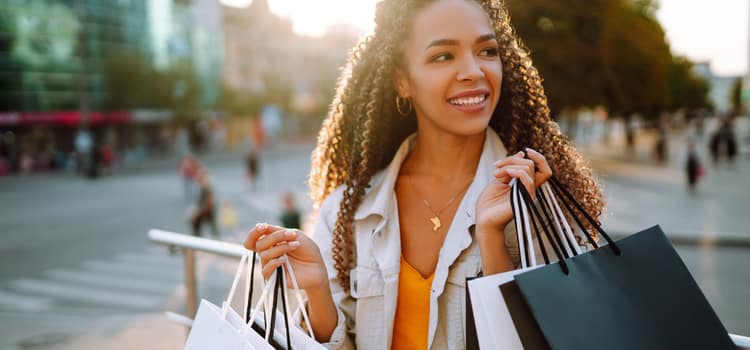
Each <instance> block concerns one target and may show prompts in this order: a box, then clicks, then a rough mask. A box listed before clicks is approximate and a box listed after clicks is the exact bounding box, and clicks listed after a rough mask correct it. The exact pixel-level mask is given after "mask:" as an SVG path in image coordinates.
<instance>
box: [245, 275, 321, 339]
mask: <svg viewBox="0 0 750 350" xmlns="http://www.w3.org/2000/svg"><path fill="white" fill-rule="evenodd" d="M285 267H286V272H287V273H288V274H289V280H290V281H291V282H292V287H293V291H294V294H295V297H296V299H297V305H298V309H297V312H298V313H300V314H301V315H302V319H303V320H304V321H305V323H306V324H307V325H310V318H309V316H308V314H307V310H305V304H306V303H305V301H304V300H303V298H302V295H301V293H300V290H299V286H298V284H297V277H296V276H295V274H294V270H293V269H292V265H291V263H289V260H287V261H286V263H285ZM277 271H279V270H277ZM281 271H282V274H281V281H282V285H283V286H284V288H283V290H284V293H286V291H287V288H286V279H285V278H284V270H281ZM276 278H279V276H278V273H275V274H274V275H273V276H272V277H271V279H270V280H269V282H268V284H269V285H271V284H274V283H276ZM284 298H285V299H286V300H288V299H289V298H288V297H286V296H284ZM269 299H270V298H267V299H266V301H268V300H269ZM267 310H270V309H267ZM274 312H276V320H277V321H276V325H275V327H274V340H276V342H277V343H279V344H282V345H283V346H284V347H286V323H288V324H289V328H290V339H291V342H292V349H310V350H324V349H326V348H325V347H324V346H323V345H321V344H320V343H318V341H316V340H315V337H314V336H313V334H312V330H310V329H309V327H308V333H305V332H304V331H303V330H302V329H300V328H299V326H297V325H296V324H294V322H293V320H294V317H292V315H291V313H289V310H288V309H287V312H288V314H287V315H284V314H283V313H282V312H281V311H280V310H275V311H274ZM284 317H286V319H287V320H288V321H289V322H286V323H285V322H283V320H284ZM266 319H267V320H269V319H270V317H268V316H267V317H266ZM280 320H281V321H280ZM251 321H253V322H255V324H257V325H259V326H260V328H261V329H266V327H265V324H264V321H263V320H262V319H259V318H257V317H256V318H255V319H251Z"/></svg>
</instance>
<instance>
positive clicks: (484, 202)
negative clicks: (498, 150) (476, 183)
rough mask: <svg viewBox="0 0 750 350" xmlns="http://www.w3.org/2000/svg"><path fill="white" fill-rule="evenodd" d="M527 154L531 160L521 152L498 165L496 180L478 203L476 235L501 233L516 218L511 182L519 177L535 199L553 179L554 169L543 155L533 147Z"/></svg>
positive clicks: (499, 162) (490, 184)
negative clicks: (512, 206) (538, 190)
mask: <svg viewBox="0 0 750 350" xmlns="http://www.w3.org/2000/svg"><path fill="white" fill-rule="evenodd" d="M526 151H527V153H528V155H529V158H530V159H525V158H524V155H523V152H518V153H516V154H514V155H512V156H510V157H507V158H505V159H503V160H501V161H498V162H497V163H495V170H494V172H493V176H494V178H493V179H492V181H490V183H489V184H488V185H487V187H485V189H484V191H483V192H482V194H481V195H480V196H479V200H477V209H476V229H477V232H483V233H484V232H488V233H499V234H502V232H503V229H504V228H505V225H507V224H508V223H509V222H510V221H511V220H512V219H513V210H512V208H511V203H510V194H511V187H510V180H512V179H513V178H516V179H518V180H519V181H521V183H522V184H523V186H524V187H526V190H527V191H529V194H530V195H531V196H532V198H535V197H536V194H535V192H536V189H537V188H538V187H539V186H541V185H542V184H543V183H544V182H545V181H547V180H548V179H549V178H550V177H552V169H551V168H550V166H549V164H548V163H547V160H546V159H545V158H544V156H542V155H541V154H540V153H539V152H537V151H535V150H533V149H530V148H527V149H526ZM535 169H536V171H535Z"/></svg>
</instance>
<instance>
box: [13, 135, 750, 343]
mask: <svg viewBox="0 0 750 350" xmlns="http://www.w3.org/2000/svg"><path fill="white" fill-rule="evenodd" d="M743 122H744V121H743ZM746 127H747V125H746V123H745V124H743V128H742V129H741V130H740V131H738V134H740V136H744V135H748V133H747V130H746ZM649 140H650V139H649V138H648V136H647V135H646V136H644V137H643V141H642V142H640V143H639V144H638V149H637V152H636V154H635V155H633V156H628V155H626V154H625V152H624V150H623V148H622V145H621V144H620V143H619V141H617V140H615V141H613V142H612V145H611V146H604V145H597V146H589V147H587V148H586V150H585V153H586V155H587V158H588V159H590V160H591V162H592V165H593V166H594V168H595V169H596V171H597V174H598V175H599V178H600V180H601V181H602V183H603V185H604V189H605V194H606V199H607V205H608V207H607V211H606V213H605V217H604V226H605V228H606V229H608V230H609V231H610V232H611V233H612V234H614V235H616V236H622V235H626V234H629V233H634V232H637V231H639V230H640V229H644V228H647V227H650V226H652V225H655V224H660V225H661V226H662V228H663V229H664V230H665V232H667V233H668V234H669V235H670V237H674V241H675V242H677V243H679V244H678V245H677V249H678V252H679V253H680V255H681V256H682V257H683V259H684V261H685V263H686V265H687V266H688V268H689V269H690V271H691V272H692V273H693V275H694V277H695V278H696V280H697V281H698V284H699V285H700V286H701V288H702V289H703V292H704V293H705V294H706V296H707V298H708V299H709V301H710V302H711V304H712V305H713V306H714V308H715V310H716V311H717V313H718V314H719V317H720V318H721V319H722V321H723V322H724V324H725V326H726V327H727V328H728V330H729V332H731V333H735V334H742V335H750V305H748V304H747V303H746V301H747V300H750V282H748V281H750V269H749V268H748V266H750V230H749V229H748V227H750V217H748V215H747V212H748V211H747V204H748V200H750V187H749V186H748V180H747V178H748V174H750V155H748V153H744V154H741V155H740V157H739V159H738V160H737V163H736V164H735V165H733V166H728V165H722V166H720V167H719V168H713V167H712V166H711V165H710V164H709V162H708V161H709V159H708V158H707V157H706V155H705V153H703V154H702V159H703V162H704V164H705V166H706V167H707V169H708V175H707V177H706V179H705V181H704V182H703V183H701V184H700V187H699V190H698V192H697V193H696V194H694V195H691V194H689V193H688V192H687V188H686V185H685V180H684V175H683V173H682V170H681V169H682V165H681V164H682V160H683V159H684V155H681V153H680V152H681V150H683V149H682V148H680V145H681V144H682V143H683V142H684V139H683V138H682V136H681V135H676V136H674V137H673V138H672V144H671V145H670V146H671V147H670V149H671V150H672V152H673V155H672V157H671V162H670V163H669V164H667V165H657V164H654V163H653V162H652V161H650V160H649V157H648V148H649V146H650V143H649ZM311 147H312V146H311V145H309V144H308V145H295V146H285V147H280V148H277V149H274V150H271V151H269V152H267V153H265V154H264V156H263V158H262V162H261V171H260V172H261V174H260V181H259V183H258V186H257V188H255V189H253V190H250V189H248V188H247V186H246V184H245V183H244V182H243V179H244V174H243V169H244V166H243V162H242V156H241V155H239V154H237V155H218V156H209V157H206V159H205V160H204V162H205V164H206V166H207V168H208V169H209V172H210V174H211V178H212V181H213V184H214V189H215V191H216V193H217V196H218V202H219V204H220V205H221V204H222V203H225V202H228V203H231V204H232V205H233V206H234V208H235V209H236V210H237V213H238V219H239V223H238V225H237V228H236V229H235V230H234V231H232V230H230V229H225V228H222V231H223V232H222V239H225V240H229V241H234V242H239V241H240V240H241V239H242V238H243V234H244V230H246V229H247V228H249V227H251V226H252V225H253V224H254V223H256V222H259V221H265V222H271V223H276V222H278V216H279V213H280V208H281V194H282V193H283V191H287V190H288V191H291V192H293V193H294V195H295V197H296V199H297V201H298V203H299V204H300V207H301V208H302V209H303V212H306V211H309V207H310V204H309V201H308V200H307V199H306V191H307V187H306V186H305V184H304V181H305V178H306V176H307V173H308V169H309V163H310V161H309V155H310V150H311ZM744 147H747V144H745V145H744ZM0 203H2V207H0V233H1V235H2V236H0V239H1V240H2V243H1V244H0V349H52V348H54V349H61V348H62V349H76V348H97V349H133V348H154V349H179V348H181V346H182V343H181V342H182V341H183V340H184V335H185V333H184V330H183V329H182V328H181V327H180V326H178V325H175V324H172V323H170V322H169V321H167V320H166V319H165V318H164V317H163V316H162V312H163V311H166V310H170V311H175V312H178V313H181V312H184V310H183V309H184V300H185V291H184V288H183V287H182V273H183V268H182V257H181V255H180V254H175V255H170V254H169V252H168V249H166V248H165V247H163V246H157V245H155V244H152V243H150V242H149V241H148V240H147V237H146V233H147V231H148V230H149V229H150V228H160V229H165V230H170V231H176V232H185V233H188V232H189V228H188V224H187V219H186V211H187V209H188V206H189V204H190V201H189V200H188V199H187V198H186V197H185V194H184V193H183V187H182V182H181V179H180V177H179V175H178V172H177V160H174V159H172V160H168V161H164V162H162V163H157V162H154V164H152V166H150V167H149V166H146V167H144V168H143V169H140V170H139V171H131V172H128V173H125V174H115V175H114V176H108V177H103V178H100V179H98V180H95V181H91V180H86V179H83V178H80V177H75V176H73V175H68V174H56V175H38V176H28V177H15V178H5V179H0ZM207 232H208V231H207V230H206V233H207ZM235 268H236V262H235V261H233V260H232V259H227V258H220V257H214V256H208V255H199V266H198V272H199V277H198V279H199V282H198V283H199V294H200V295H201V296H202V297H205V298H208V299H210V300H212V301H213V302H215V303H219V302H220V299H221V298H222V297H223V296H224V294H225V293H227V291H228V288H229V285H230V283H231V278H232V274H233V271H234V269H235ZM646 287H647V286H634V288H646ZM675 297H679V296H675ZM594 302H601V303H605V302H606V297H603V298H602V300H599V301H594Z"/></svg>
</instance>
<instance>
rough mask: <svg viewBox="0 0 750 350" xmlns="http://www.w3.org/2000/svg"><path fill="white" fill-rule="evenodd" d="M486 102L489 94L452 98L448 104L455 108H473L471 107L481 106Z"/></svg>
mask: <svg viewBox="0 0 750 350" xmlns="http://www.w3.org/2000/svg"><path fill="white" fill-rule="evenodd" d="M486 100H487V94H482V95H479V96H471V97H459V98H452V99H450V100H448V103H450V104H452V105H454V106H464V107H471V106H476V105H480V104H482V103H483V102H484V101H486Z"/></svg>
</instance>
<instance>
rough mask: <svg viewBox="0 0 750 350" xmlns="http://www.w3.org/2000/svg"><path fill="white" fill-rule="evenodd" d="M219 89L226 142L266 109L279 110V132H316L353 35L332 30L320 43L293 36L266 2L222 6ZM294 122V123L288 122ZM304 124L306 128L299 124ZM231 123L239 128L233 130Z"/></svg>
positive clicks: (340, 29)
mask: <svg viewBox="0 0 750 350" xmlns="http://www.w3.org/2000/svg"><path fill="white" fill-rule="evenodd" d="M222 12H223V14H224V23H223V26H224V66H223V70H222V83H223V86H224V89H225V91H227V95H231V100H232V101H231V102H229V103H233V104H236V106H234V107H232V106H225V107H228V109H229V113H230V117H236V118H230V119H234V120H233V122H235V125H234V126H233V127H232V128H231V129H232V131H235V132H237V131H238V132H239V133H240V135H237V134H236V133H235V134H234V135H230V142H231V143H236V142H237V138H243V137H245V136H246V133H247V130H249V128H250V126H249V125H250V121H249V119H250V118H249V117H253V116H257V115H258V113H260V111H262V110H263V106H264V105H266V104H276V105H280V106H281V107H282V110H283V115H284V121H283V126H282V128H283V130H284V132H285V133H290V132H291V133H294V132H295V130H311V132H314V131H315V130H317V128H318V126H319V122H320V117H322V116H323V115H324V114H325V110H326V109H327V106H328V105H329V104H330V102H331V98H332V97H333V93H334V91H333V90H334V87H335V81H336V78H337V77H338V75H339V72H340V70H339V69H340V68H341V66H342V65H343V64H344V62H345V60H346V57H347V53H348V51H349V49H350V48H351V47H352V46H353V45H354V43H355V42H356V40H357V37H358V35H359V33H358V32H357V31H356V30H355V29H353V28H352V27H346V26H334V27H332V28H330V29H329V31H328V33H326V35H324V36H323V37H308V36H301V35H298V34H296V33H295V32H294V31H293V27H292V22H291V20H289V19H287V18H282V17H279V16H278V15H276V14H274V13H272V12H271V10H270V8H269V5H268V2H267V0H254V1H253V2H252V3H251V4H250V5H249V6H245V7H231V6H224V9H223V11H222ZM293 117H295V118H296V119H295V120H291V118H293ZM307 122H309V125H307V124H305V123H307ZM237 123H239V124H241V125H237Z"/></svg>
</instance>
